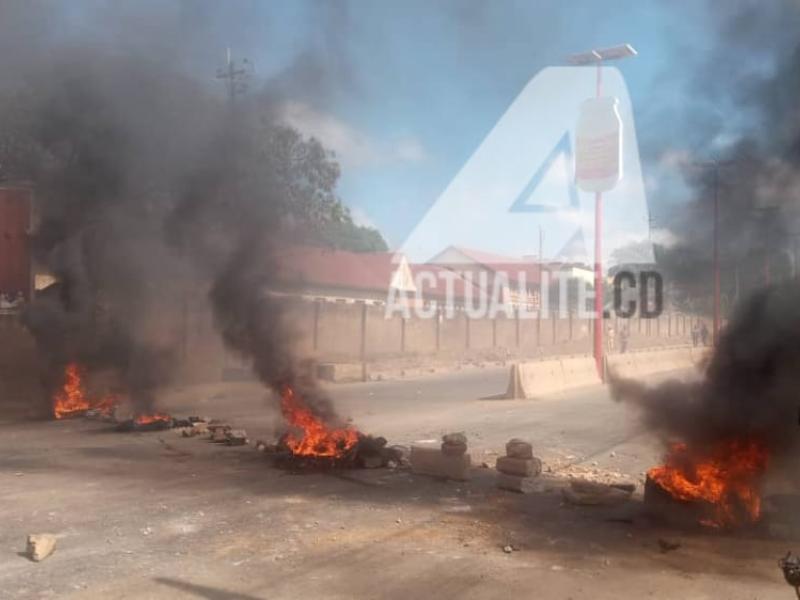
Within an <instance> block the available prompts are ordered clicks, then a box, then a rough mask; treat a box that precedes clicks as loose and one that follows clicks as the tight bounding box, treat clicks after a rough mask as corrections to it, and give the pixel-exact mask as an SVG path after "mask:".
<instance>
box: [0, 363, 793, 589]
mask: <svg viewBox="0 0 800 600" xmlns="http://www.w3.org/2000/svg"><path fill="white" fill-rule="evenodd" d="M505 377H506V372H505V369H502V370H501V369H482V370H474V371H462V372H458V373H453V374H449V375H431V376H427V377H424V378H420V379H414V380H404V381H383V382H375V383H368V384H353V385H342V386H333V387H332V388H331V392H332V394H333V395H334V396H335V398H336V400H337V406H338V408H339V410H340V411H341V413H342V414H343V415H347V416H349V417H351V418H352V419H353V422H354V423H355V424H356V425H357V426H358V427H359V428H361V429H362V430H364V431H366V432H369V433H374V434H380V435H385V436H386V437H387V438H389V440H390V442H393V443H411V442H413V441H415V440H421V439H432V438H437V437H438V436H439V435H440V434H441V433H443V432H447V431H459V430H460V431H464V432H465V433H466V434H467V436H468V438H469V440H470V451H471V452H472V454H473V459H474V462H475V463H476V464H479V463H480V462H483V461H486V462H487V463H489V464H491V463H493V458H494V456H495V454H494V453H497V452H499V451H501V450H502V447H503V445H504V443H505V441H506V440H507V439H508V438H509V437H524V438H527V439H530V440H531V442H532V443H533V445H534V448H535V450H536V452H537V454H539V455H540V456H541V457H542V458H543V459H544V461H545V465H546V466H547V467H549V468H550V469H551V471H553V472H554V474H558V473H559V472H560V471H563V470H565V469H568V468H571V467H570V465H576V464H578V465H582V466H583V467H585V468H588V469H593V468H598V469H608V470H612V471H616V472H619V473H622V474H627V475H629V476H630V477H636V476H637V474H638V473H640V471H641V470H643V469H644V467H646V466H651V465H652V464H653V463H654V461H657V460H658V454H659V452H660V450H659V447H658V444H657V443H656V442H655V441H654V440H653V439H652V437H651V436H650V435H649V434H647V433H646V432H642V431H641V430H640V428H639V425H638V423H637V419H636V415H635V413H634V412H632V411H630V410H629V409H628V408H626V407H624V406H619V405H616V404H614V403H613V402H611V401H610V400H609V399H608V395H607V392H606V391H605V390H604V389H603V388H601V387H599V386H597V387H593V388H586V389H583V390H575V391H572V392H570V393H568V394H563V395H552V396H549V397H546V398H543V399H540V400H535V401H534V400H529V401H523V400H514V401H509V400H485V399H482V398H485V397H487V396H490V395H493V394H497V393H499V392H501V391H502V390H503V389H504V388H505V383H506V382H505ZM163 400H164V404H165V406H166V407H167V408H169V410H171V411H173V412H174V413H175V414H179V413H183V414H197V413H201V414H209V415H210V416H214V417H221V418H226V419H228V420H230V421H231V423H233V424H234V425H236V426H240V427H244V428H246V429H247V430H248V432H249V433H250V436H251V437H253V438H256V437H259V436H269V435H271V434H274V431H275V430H276V427H278V426H279V424H280V419H279V417H278V415H277V413H276V411H275V405H274V402H273V401H272V400H271V399H270V398H269V397H267V395H266V394H265V392H264V390H263V389H261V388H260V387H259V386H258V385H256V384H254V383H226V384H215V385H209V386H194V387H186V388H183V389H176V390H173V391H172V392H171V393H170V394H168V395H167V397H165V398H164V399H163ZM595 462H596V463H597V465H594V464H593V463H595ZM552 475H553V474H551V476H552ZM640 512H641V503H640V501H638V500H636V499H634V501H633V502H631V503H629V504H628V505H625V506H623V507H614V508H611V509H605V508H599V507H574V506H569V505H565V504H564V502H563V501H562V499H561V496H560V494H559V493H556V492H554V491H552V490H550V491H543V492H541V493H536V494H528V495H521V494H513V493H510V492H504V491H501V490H498V489H496V488H495V487H494V471H493V470H492V469H491V468H477V469H475V470H474V472H473V478H472V481H470V482H443V481H438V480H434V479H430V478H427V477H423V476H415V475H413V474H411V473H410V472H408V471H407V470H402V469H401V470H395V471H393V470H389V469H376V470H360V471H348V472H344V473H307V474H302V475H295V474H290V473H287V472H284V471H281V470H279V469H277V468H275V467H274V466H273V465H272V464H271V463H270V461H269V460H267V459H266V458H265V457H264V455H263V454H261V453H258V452H256V451H255V450H254V449H253V448H252V447H250V446H244V447H238V448H228V447H223V446H218V445H215V444H211V443H209V442H207V441H205V440H201V439H185V438H181V437H179V436H178V435H176V434H175V433H174V432H158V433H134V434H122V433H117V432H114V431H113V430H112V429H111V428H110V427H109V426H108V425H104V424H101V423H96V422H90V421H85V420H83V419H78V420H73V421H68V422H53V421H43V422H42V421H40V422H34V421H26V422H9V421H5V422H2V423H0V598H3V599H5V598H9V599H11V598H14V599H17V598H20V599H34V598H36V599H38V598H78V599H81V600H86V599H89V600H94V599H105V598H110V597H113V598H116V599H118V600H144V599H151V598H157V599H160V598H168V599H173V598H177V599H187V600H188V599H197V598H207V599H210V600H222V599H233V600H253V599H269V600H283V599H286V600H288V599H291V600H297V598H315V599H316V598H325V599H335V600H345V599H348V600H349V599H351V598H365V599H366V598H369V599H374V598H389V599H397V600H401V599H402V600H407V599H408V598H442V599H449V598H458V600H473V599H474V600H487V599H494V598H498V599H501V598H507V597H519V598H543V599H560V600H566V599H567V598H574V599H575V600H578V599H579V598H585V597H586V598H588V597H591V598H593V599H608V600H611V599H612V598H613V599H617V598H645V597H647V598H697V599H700V598H709V599H710V598H731V599H737V600H738V599H741V600H744V599H748V600H752V599H754V598H790V597H792V596H793V592H792V591H791V589H790V588H788V587H787V586H786V585H785V584H784V583H783V582H782V580H781V576H780V572H779V571H778V570H777V568H776V566H775V561H776V559H777V558H778V557H779V556H781V555H783V554H785V551H786V547H787V546H786V544H787V542H786V541H785V540H782V541H776V540H772V539H769V538H764V536H763V535H762V534H760V533H759V534H754V533H752V532H743V533H741V534H739V535H736V536H731V535H719V534H717V533H716V532H709V531H674V530H670V529H665V528H663V527H662V526H659V525H656V524H652V523H649V522H647V521H642V520H641V519H640V517H639V516H640ZM41 532H50V533H54V534H55V535H57V536H58V548H57V550H56V552H55V553H54V554H53V555H52V556H51V557H49V558H48V559H47V560H45V561H44V562H41V563H33V562H30V561H29V560H27V559H26V558H25V557H24V556H22V555H21V552H22V551H23V550H24V546H25V537H26V535H27V534H29V533H41ZM661 538H666V539H669V540H670V541H672V542H675V543H679V544H680V547H679V548H678V550H675V551H673V552H670V553H669V554H665V553H663V552H661V550H660V549H659V543H658V542H659V539H661ZM506 546H507V547H509V548H511V549H512V551H511V552H510V553H509V552H504V551H503V548H504V547H506Z"/></svg>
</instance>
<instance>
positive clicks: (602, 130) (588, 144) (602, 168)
mask: <svg viewBox="0 0 800 600" xmlns="http://www.w3.org/2000/svg"><path fill="white" fill-rule="evenodd" d="M617 106H618V101H617V99H616V98H614V97H612V96H605V97H601V98H590V99H588V100H585V101H584V102H583V103H582V104H581V112H580V117H579V118H578V125H577V127H576V128H575V183H576V184H577V186H578V187H579V188H580V189H581V190H583V191H584V192H607V191H609V190H612V189H613V188H614V186H615V185H616V184H617V182H618V181H619V180H620V179H621V178H622V120H621V119H620V116H619V111H618V110H617Z"/></svg>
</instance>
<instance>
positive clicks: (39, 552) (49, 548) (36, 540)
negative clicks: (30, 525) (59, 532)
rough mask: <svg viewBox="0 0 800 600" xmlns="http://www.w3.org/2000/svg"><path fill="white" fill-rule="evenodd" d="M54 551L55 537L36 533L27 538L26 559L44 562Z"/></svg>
mask: <svg viewBox="0 0 800 600" xmlns="http://www.w3.org/2000/svg"><path fill="white" fill-rule="evenodd" d="M55 549H56V536H54V535H52V534H50V533H38V534H32V535H29V536H28V547H27V550H26V553H27V555H28V557H29V558H30V559H31V560H33V561H35V562H39V561H40V560H44V559H45V558H47V557H48V556H50V555H51V554H52V553H53V550H55Z"/></svg>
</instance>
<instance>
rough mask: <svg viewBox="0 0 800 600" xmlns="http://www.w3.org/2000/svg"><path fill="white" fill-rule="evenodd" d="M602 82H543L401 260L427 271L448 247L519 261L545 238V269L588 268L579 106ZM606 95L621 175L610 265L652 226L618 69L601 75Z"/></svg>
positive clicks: (568, 76) (608, 231)
mask: <svg viewBox="0 0 800 600" xmlns="http://www.w3.org/2000/svg"><path fill="white" fill-rule="evenodd" d="M595 77H596V70H595V68H594V67H551V68H547V69H545V70H543V71H541V72H540V73H538V74H537V75H536V76H535V77H534V78H533V79H532V80H531V81H530V82H529V83H528V84H527V85H526V86H525V88H524V89H523V90H522V92H521V93H520V94H519V96H518V97H517V98H516V99H515V100H514V102H513V103H512V104H511V106H510V107H509V108H508V110H507V111H506V112H505V114H503V116H502V117H501V118H500V120H499V121H498V122H497V124H496V125H495V126H494V127H493V129H492V130H491V131H490V132H489V134H488V135H487V136H486V138H485V139H484V140H483V142H481V144H480V146H479V147H478V148H477V149H476V150H475V152H474V153H473V154H472V156H471V157H470V158H469V160H468V161H467V162H466V164H465V165H464V166H463V167H462V168H461V170H460V171H459V172H458V174H457V175H456V176H455V177H454V178H453V180H452V181H451V182H450V184H449V185H448V186H447V188H446V189H445V190H444V192H443V193H442V194H441V195H440V196H439V198H438V199H437V200H436V202H435V203H434V204H433V205H432V206H431V208H430V209H429V210H428V212H427V213H426V215H425V216H424V217H423V219H422V220H421V221H420V223H419V224H418V225H417V226H416V227H415V228H414V229H413V231H412V232H411V234H410V235H409V236H408V238H407V239H406V241H405V243H404V244H403V245H402V246H401V248H400V250H399V252H400V253H401V254H402V255H405V256H406V257H408V260H409V261H410V262H412V263H424V262H427V261H429V260H430V259H431V258H432V257H435V256H437V255H439V254H440V253H441V252H442V251H443V250H445V249H446V248H450V247H458V248H468V249H473V250H478V251H481V252H484V253H487V254H492V255H496V256H498V257H501V259H502V257H508V258H513V259H516V260H520V259H522V258H523V257H529V256H535V255H538V254H539V243H540V239H539V231H540V228H541V230H542V231H543V232H544V236H543V237H544V248H543V252H542V254H543V256H544V258H545V260H547V261H558V260H561V261H563V262H584V263H585V264H591V263H592V262H593V260H594V257H593V256H592V255H591V253H589V252H588V251H587V249H588V248H592V247H593V245H594V194H592V193H588V192H585V191H581V190H579V189H578V188H577V187H576V185H575V165H574V162H575V156H574V148H575V147H576V145H575V144H576V141H575V140H576V138H575V129H576V125H577V123H578V117H579V114H580V108H581V104H582V103H583V102H584V101H585V100H587V98H590V97H592V96H593V95H594V93H595ZM603 88H604V90H603V91H604V95H607V96H610V97H615V98H616V99H617V103H616V110H617V113H618V115H619V119H620V121H621V128H622V134H621V136H622V139H621V146H622V150H621V153H620V156H619V160H620V163H621V164H620V165H619V168H620V173H623V172H624V176H622V178H621V180H620V181H619V183H618V184H616V186H615V187H614V189H613V190H611V191H608V192H607V193H605V194H604V205H605V206H604V219H603V220H604V231H603V240H604V243H603V248H604V253H605V255H606V256H605V257H604V262H606V261H607V259H608V257H609V256H610V255H611V254H612V253H613V252H614V250H615V249H617V248H619V247H621V246H624V245H627V244H630V243H634V242H643V241H647V240H648V230H649V221H648V210H647V201H646V198H645V190H644V183H643V179H642V172H641V165H640V162H639V153H638V145H637V142H636V132H635V129H634V123H633V114H632V110H631V103H630V98H629V96H628V91H627V87H626V85H625V82H624V80H623V78H622V75H621V74H620V72H619V71H618V70H617V69H616V68H613V67H603ZM623 165H624V169H623V168H622V167H623ZM650 254H651V255H652V250H651V251H650ZM581 255H583V256H582V257H581ZM651 259H652V256H651Z"/></svg>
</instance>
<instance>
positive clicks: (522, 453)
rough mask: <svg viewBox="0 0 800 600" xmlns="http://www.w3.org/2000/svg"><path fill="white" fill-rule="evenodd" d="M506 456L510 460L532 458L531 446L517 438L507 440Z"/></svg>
mask: <svg viewBox="0 0 800 600" xmlns="http://www.w3.org/2000/svg"><path fill="white" fill-rule="evenodd" d="M506 456H510V457H512V458H533V446H531V445H530V444H529V443H528V442H526V441H524V440H521V439H519V438H514V439H511V440H508V443H506Z"/></svg>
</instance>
